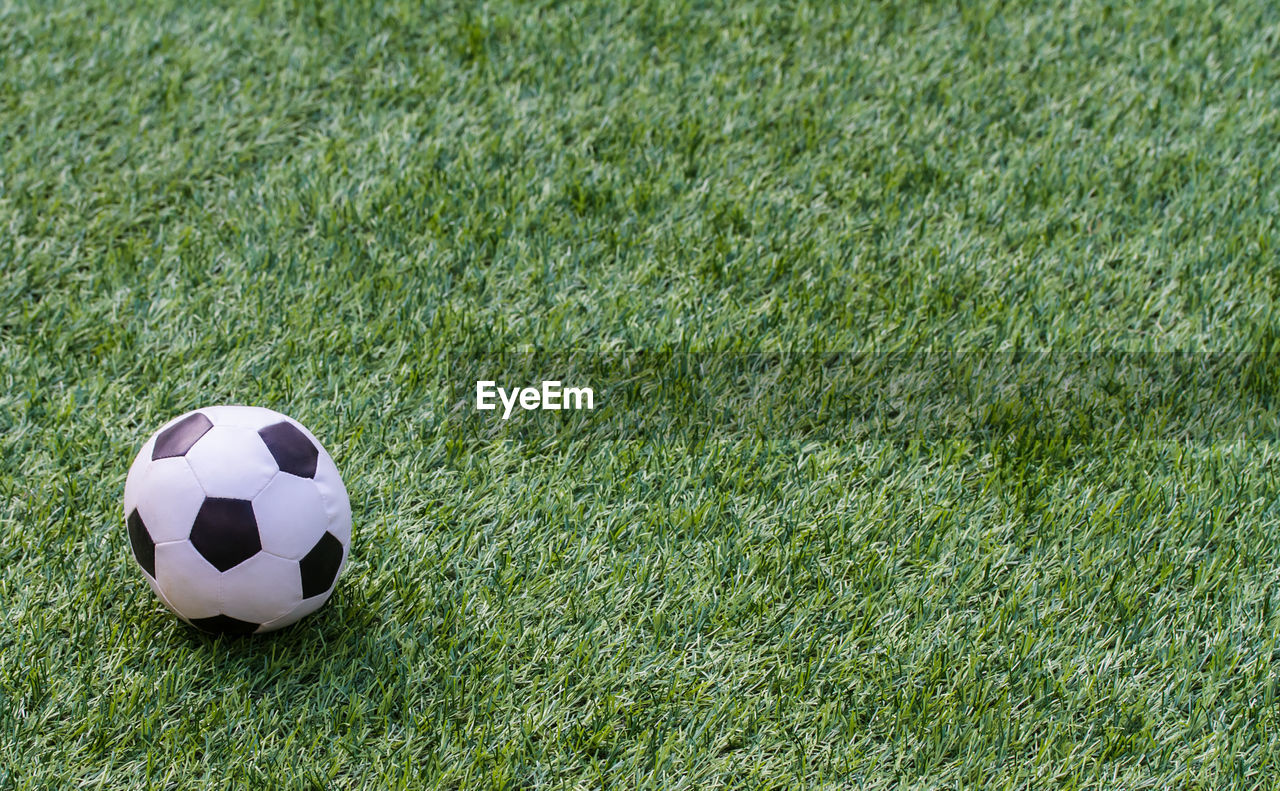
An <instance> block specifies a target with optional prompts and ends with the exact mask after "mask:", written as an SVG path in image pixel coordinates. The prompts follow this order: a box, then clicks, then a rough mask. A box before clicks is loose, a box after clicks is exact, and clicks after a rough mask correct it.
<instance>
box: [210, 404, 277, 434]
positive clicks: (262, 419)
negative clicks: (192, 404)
mask: <svg viewBox="0 0 1280 791" xmlns="http://www.w3.org/2000/svg"><path fill="white" fill-rule="evenodd" d="M200 411H201V412H202V413H204V415H205V417H207V418H209V420H211V421H213V425H215V426H234V427H237V428H247V429H249V430H250V431H257V430H258V429H260V428H263V427H264V426H270V425H272V424H273V423H279V422H280V421H281V420H287V419H288V418H286V417H285V416H284V415H282V414H280V413H279V412H276V411H275V410H272V409H267V408H266V407H260V406H243V405H241V404H226V405H223V406H207V407H203V408H201V409H200Z"/></svg>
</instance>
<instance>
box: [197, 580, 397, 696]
mask: <svg viewBox="0 0 1280 791" xmlns="http://www.w3.org/2000/svg"><path fill="white" fill-rule="evenodd" d="M173 628H174V638H175V639H177V640H181V641H183V642H185V643H186V644H187V646H188V649H189V651H190V652H191V655H192V658H193V659H195V660H197V661H198V662H199V664H201V665H204V666H207V667H208V668H210V669H211V670H212V672H213V673H214V674H215V676H216V678H213V679H210V680H209V681H210V683H213V684H216V685H218V686H219V687H221V688H224V689H227V688H236V687H240V688H244V687H247V690H246V691H247V692H249V694H251V695H252V696H254V697H263V696H269V697H274V698H280V697H282V696H283V697H284V698H293V697H294V696H295V695H296V696H297V700H298V701H299V705H301V704H302V702H303V701H306V700H307V699H308V698H307V695H308V694H312V695H314V694H315V693H316V692H317V690H323V689H328V690H330V691H340V692H341V693H342V695H343V696H344V697H345V696H346V695H349V694H357V693H359V692H360V691H361V690H363V689H366V688H368V687H370V686H372V685H373V684H374V683H376V682H377V681H378V680H379V679H383V680H385V678H386V674H387V673H388V672H394V668H392V667H391V664H390V663H391V662H392V661H394V659H395V657H397V656H398V655H399V654H400V653H401V651H400V647H399V645H398V644H397V642H396V640H395V638H394V636H393V634H392V633H390V632H389V630H387V629H386V628H385V624H384V623H383V619H382V617H381V615H380V613H379V612H378V611H377V610H375V609H373V608H371V607H369V606H368V604H367V602H365V601H364V598H363V597H362V596H361V595H360V594H359V593H358V592H356V591H354V590H351V589H350V588H348V587H347V586H344V585H342V584H341V583H339V586H338V589H337V590H335V591H334V594H333V597H332V598H331V599H330V600H329V601H328V602H326V603H325V605H324V606H323V607H321V608H320V609H319V610H317V611H316V612H314V613H312V614H310V615H308V616H306V617H305V618H303V619H302V620H300V621H298V622H297V623H295V624H291V625H289V626H286V627H284V628H282V629H279V630H277V631H274V632H266V633H264V634H209V633H207V632H203V631H200V630H198V629H197V628H195V627H192V626H188V625H187V624H185V623H182V622H180V621H176V622H175V624H174V627H173Z"/></svg>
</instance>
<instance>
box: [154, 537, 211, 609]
mask: <svg viewBox="0 0 1280 791" xmlns="http://www.w3.org/2000/svg"><path fill="white" fill-rule="evenodd" d="M156 584H158V585H159V586H160V589H161V590H162V591H164V593H165V599H166V600H167V603H168V604H169V606H170V607H172V608H173V610H174V612H176V613H178V614H179V615H181V616H183V617H185V618H188V619H191V618H211V617H213V616H215V615H220V614H221V612H222V574H221V572H219V571H218V570H217V569H215V568H214V567H213V566H211V565H209V561H207V560H205V559H204V557H203V556H202V555H201V554H200V553H199V552H197V551H196V548H195V547H193V546H192V545H191V542H190V541H173V542H171V543H168V544H157V545H156Z"/></svg>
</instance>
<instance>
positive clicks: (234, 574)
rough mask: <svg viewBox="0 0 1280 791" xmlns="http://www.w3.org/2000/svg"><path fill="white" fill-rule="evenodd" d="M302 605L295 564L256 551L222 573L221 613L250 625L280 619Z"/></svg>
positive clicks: (300, 587)
mask: <svg viewBox="0 0 1280 791" xmlns="http://www.w3.org/2000/svg"><path fill="white" fill-rule="evenodd" d="M301 603H302V581H301V578H300V577H299V576H298V564H297V562H296V561H291V560H284V559H283V558H278V557H276V556H275V555H269V554H267V553H265V552H259V553H258V554H256V555H254V556H253V557H251V558H249V559H248V560H246V561H245V562H243V563H241V564H240V565H238V566H236V567H235V568H233V569H231V570H230V571H224V572H223V573H222V612H223V614H225V615H230V616H231V617H232V618H238V619H240V620H242V621H249V622H251V623H258V624H260V623H264V622H266V621H270V620H272V619H274V618H279V617H280V616H281V615H284V614H286V613H288V612H290V611H291V610H293V609H294V608H295V607H297V606H298V605H299V604H301Z"/></svg>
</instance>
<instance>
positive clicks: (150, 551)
mask: <svg viewBox="0 0 1280 791" xmlns="http://www.w3.org/2000/svg"><path fill="white" fill-rule="evenodd" d="M125 521H126V523H127V524H128V525H129V546H130V547H132V548H133V556H134V557H135V558H137V560H138V565H139V566H142V568H143V569H145V570H146V572H147V573H148V574H150V575H151V578H152V579H155V576H156V542H154V541H152V540H151V534H150V533H148V532H147V526H146V525H144V524H143V523H142V517H141V516H139V515H138V509H137V508H135V509H133V513H131V514H129V518H128V519H127V520H125Z"/></svg>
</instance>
